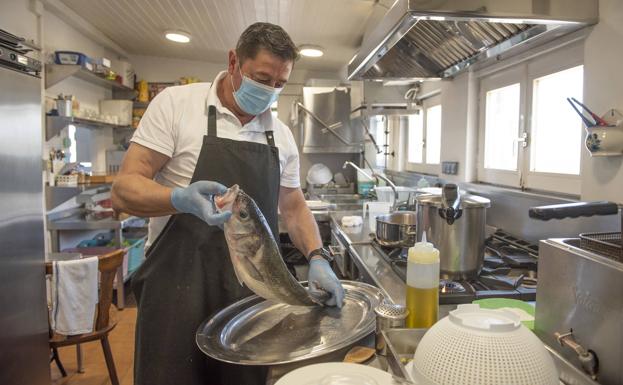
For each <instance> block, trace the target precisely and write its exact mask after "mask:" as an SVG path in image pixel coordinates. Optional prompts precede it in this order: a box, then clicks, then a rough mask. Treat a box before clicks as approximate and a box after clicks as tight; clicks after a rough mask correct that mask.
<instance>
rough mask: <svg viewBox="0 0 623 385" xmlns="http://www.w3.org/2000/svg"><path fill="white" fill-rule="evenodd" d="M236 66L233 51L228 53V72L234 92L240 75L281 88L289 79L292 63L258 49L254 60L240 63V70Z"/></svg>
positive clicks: (236, 60)
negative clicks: (231, 78)
mask: <svg viewBox="0 0 623 385" xmlns="http://www.w3.org/2000/svg"><path fill="white" fill-rule="evenodd" d="M238 64H239V62H238V57H237V55H236V52H235V51H234V50H231V51H229V66H228V72H229V74H230V75H231V76H232V77H233V83H234V87H235V89H236V90H237V89H238V88H240V83H241V82H242V75H245V76H246V77H248V78H250V79H252V80H255V81H256V82H258V83H262V84H265V85H267V86H270V87H273V88H282V87H283V86H285V84H286V83H287V82H288V79H289V78H290V73H291V72H292V66H293V64H294V63H293V62H292V61H291V60H283V59H281V58H280V57H278V56H275V55H273V54H272V53H270V52H268V51H267V50H264V49H260V50H259V51H258V53H257V55H255V57H254V58H247V59H245V60H244V62H243V63H240V70H238ZM240 72H242V75H241V74H240Z"/></svg>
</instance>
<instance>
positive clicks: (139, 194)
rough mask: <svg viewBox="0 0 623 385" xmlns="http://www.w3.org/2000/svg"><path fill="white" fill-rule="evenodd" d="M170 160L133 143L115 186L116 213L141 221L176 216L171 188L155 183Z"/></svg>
mask: <svg viewBox="0 0 623 385" xmlns="http://www.w3.org/2000/svg"><path fill="white" fill-rule="evenodd" d="M169 159H170V158H169V157H168V156H166V155H164V154H161V153H159V152H157V151H154V150H151V149H149V148H147V147H145V146H141V145H140V144H137V143H131V144H130V148H129V149H128V152H127V153H126V155H125V157H124V159H123V163H122V164H121V169H120V170H119V173H118V174H117V177H116V178H115V182H114V183H113V186H112V194H111V195H112V204H113V208H114V209H115V211H122V212H125V213H128V214H131V215H137V216H141V217H158V216H163V215H171V214H175V212H176V210H175V208H174V207H173V205H172V204H171V190H172V189H171V188H170V187H166V186H163V185H161V184H160V183H157V182H155V181H154V180H153V178H154V175H156V173H157V172H158V171H159V170H160V169H161V168H162V167H163V166H164V165H165V163H166V162H168V161H169Z"/></svg>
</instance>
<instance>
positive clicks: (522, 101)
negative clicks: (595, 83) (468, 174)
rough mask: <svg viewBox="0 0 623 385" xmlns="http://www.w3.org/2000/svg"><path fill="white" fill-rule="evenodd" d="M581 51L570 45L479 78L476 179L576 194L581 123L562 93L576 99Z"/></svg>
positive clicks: (579, 96) (580, 80) (579, 94)
mask: <svg viewBox="0 0 623 385" xmlns="http://www.w3.org/2000/svg"><path fill="white" fill-rule="evenodd" d="M583 56H584V52H583V46H582V44H575V45H572V46H567V47H564V48H561V49H559V50H557V51H554V52H550V53H548V54H547V55H540V56H536V57H535V58H534V59H530V60H525V61H523V62H521V63H519V64H517V65H515V66H513V67H510V68H509V67H507V69H504V70H500V71H497V72H494V73H492V74H490V75H487V76H482V77H481V80H480V97H479V103H480V106H479V111H480V112H479V115H480V139H479V149H480V150H479V151H478V180H479V181H482V182H489V183H494V184H500V185H506V186H511V187H519V188H531V189H536V190H546V191H554V192H562V193H567V194H579V193H580V182H581V181H580V178H579V174H580V161H581V154H582V138H583V133H582V126H581V121H580V119H579V117H577V115H576V114H575V112H574V111H573V109H572V108H571V107H570V106H569V104H568V103H567V100H566V98H568V97H575V98H576V99H578V100H582V92H583V89H582V84H583V81H584V80H583V66H582V59H583Z"/></svg>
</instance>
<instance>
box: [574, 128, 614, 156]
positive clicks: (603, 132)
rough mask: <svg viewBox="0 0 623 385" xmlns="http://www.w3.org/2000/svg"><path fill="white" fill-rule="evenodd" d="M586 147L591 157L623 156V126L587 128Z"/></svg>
mask: <svg viewBox="0 0 623 385" xmlns="http://www.w3.org/2000/svg"><path fill="white" fill-rule="evenodd" d="M584 145H585V147H586V149H587V150H588V151H589V152H590V153H591V156H620V155H623V126H621V125H618V126H591V127H586V138H585V140H584Z"/></svg>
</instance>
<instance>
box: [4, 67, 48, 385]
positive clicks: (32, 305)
mask: <svg viewBox="0 0 623 385" xmlns="http://www.w3.org/2000/svg"><path fill="white" fill-rule="evenodd" d="M0 143H2V145H1V146H0V309H2V310H0V384H12V385H26V384H29V385H39V384H49V383H50V366H49V352H50V350H49V348H48V321H47V301H46V294H45V266H44V244H43V236H44V234H43V199H42V195H41V194H42V162H41V152H42V147H41V146H42V132H41V79H39V78H37V77H33V76H30V75H27V74H24V73H21V72H16V71H13V70H10V69H7V68H4V67H0Z"/></svg>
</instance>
